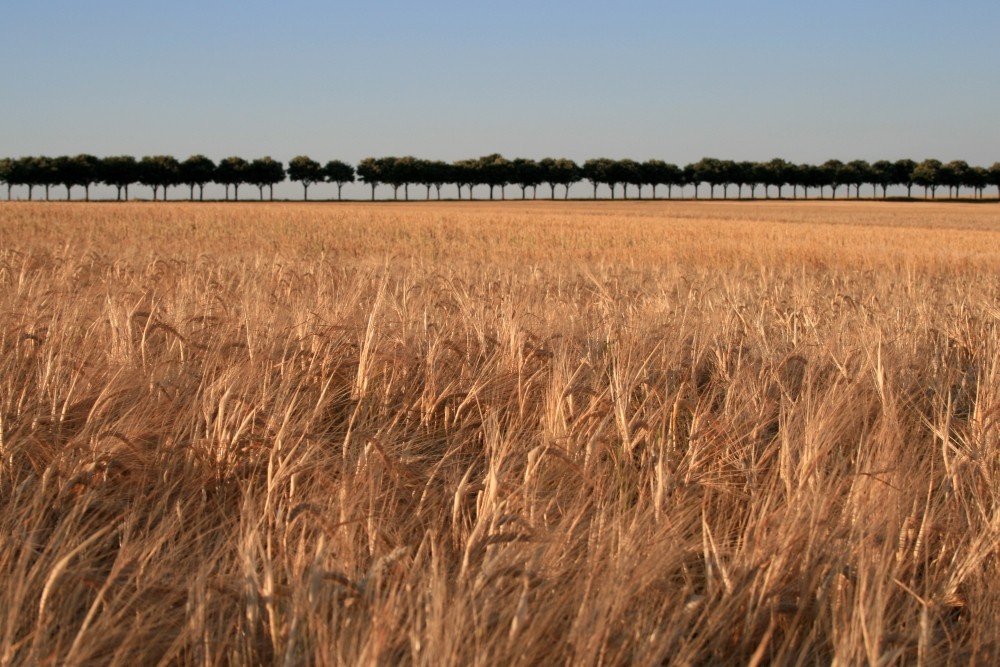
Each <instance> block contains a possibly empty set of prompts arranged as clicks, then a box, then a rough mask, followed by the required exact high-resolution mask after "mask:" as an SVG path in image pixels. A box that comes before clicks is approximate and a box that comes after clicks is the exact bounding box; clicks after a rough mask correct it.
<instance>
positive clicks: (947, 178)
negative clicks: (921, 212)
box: [938, 160, 971, 197]
mask: <svg viewBox="0 0 1000 667" xmlns="http://www.w3.org/2000/svg"><path fill="white" fill-rule="evenodd" d="M970 171H971V168H970V167H969V163H968V162H966V161H965V160H952V161H951V162H949V163H947V164H943V165H941V169H940V170H939V171H938V179H939V181H940V182H941V185H947V186H948V196H949V197H957V196H958V194H959V189H960V188H961V187H962V186H963V185H967V184H968V181H969V172H970ZM953 193H954V194H953Z"/></svg>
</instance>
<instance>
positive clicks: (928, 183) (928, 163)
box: [913, 159, 941, 199]
mask: <svg viewBox="0 0 1000 667" xmlns="http://www.w3.org/2000/svg"><path fill="white" fill-rule="evenodd" d="M913 182H914V184H916V185H919V186H920V187H922V188H923V189H924V199H926V198H927V190H928V189H929V190H930V193H931V197H934V196H935V195H936V194H937V189H938V187H939V186H940V185H941V161H940V160H933V159H931V160H924V161H923V162H921V163H920V164H918V165H917V166H916V167H915V168H914V169H913Z"/></svg>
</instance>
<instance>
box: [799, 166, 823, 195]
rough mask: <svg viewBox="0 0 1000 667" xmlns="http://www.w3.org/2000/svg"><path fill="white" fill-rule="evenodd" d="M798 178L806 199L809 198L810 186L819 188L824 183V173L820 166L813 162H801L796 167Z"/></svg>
mask: <svg viewBox="0 0 1000 667" xmlns="http://www.w3.org/2000/svg"><path fill="white" fill-rule="evenodd" d="M796 173H797V174H798V176H797V179H798V182H799V185H801V186H802V191H803V193H804V196H805V198H806V199H809V188H819V187H820V186H821V184H822V180H823V179H822V174H821V170H820V168H819V167H817V166H816V165H813V164H800V165H799V166H798V167H796Z"/></svg>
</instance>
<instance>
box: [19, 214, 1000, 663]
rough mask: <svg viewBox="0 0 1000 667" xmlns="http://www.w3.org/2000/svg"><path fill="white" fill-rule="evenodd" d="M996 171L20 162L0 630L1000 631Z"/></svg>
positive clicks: (578, 655) (300, 657)
mask: <svg viewBox="0 0 1000 667" xmlns="http://www.w3.org/2000/svg"><path fill="white" fill-rule="evenodd" d="M997 267H1000V207H998V206H995V205H972V204H952V205H948V204H935V203H927V204H901V203H881V202H860V203H855V202H797V203H796V202H780V203H779V202H770V203H768V202H756V203H750V202H726V203H721V202H720V203H709V202H618V203H610V202H596V203H595V202H503V203H495V204H490V203H484V202H461V203H459V202H450V203H446V204H437V203H412V204H344V205H333V204H251V203H240V204H187V203H172V204H142V203H130V204H111V203H106V204H99V203H94V204H86V205H85V204H59V203H49V204H45V203H34V204H28V203H9V202H0V355H2V356H0V577H2V585H0V665H4V666H7V665H136V664H141V665H157V664H162V665H175V664H176V665H246V664H275V665H307V664H308V665H313V664H315V665H396V664H413V665H428V666H431V665H435V666H436V665H497V664H519V665H550V664H551V665H556V664H565V665H626V664H627V665H661V664H677V665H707V664H741V665H744V664H746V665H762V664H782V665H784V664H792V665H828V664H841V665H855V664H871V665H909V664H918V665H941V664H956V665H965V664H971V663H975V664H995V663H996V662H997V661H998V660H1000V642H998V636H997V635H998V630H997V628H998V625H1000V588H998V587H997V586H996V582H997V581H998V580H1000V432H998V426H1000V424H998V419H1000V364H998V357H997V355H998V353H1000V349H998V348H1000V345H998V341H1000V337H998V330H997V327H998V324H1000V273H998V271H997Z"/></svg>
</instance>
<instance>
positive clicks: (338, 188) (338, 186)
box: [337, 183, 344, 201]
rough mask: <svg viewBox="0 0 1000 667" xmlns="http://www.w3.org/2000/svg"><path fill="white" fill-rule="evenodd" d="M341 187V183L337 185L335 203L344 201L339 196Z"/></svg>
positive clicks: (342, 185)
mask: <svg viewBox="0 0 1000 667" xmlns="http://www.w3.org/2000/svg"><path fill="white" fill-rule="evenodd" d="M343 187H344V184H343V183H337V201H344V200H343V198H342V197H341V196H340V190H341V188H343Z"/></svg>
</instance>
